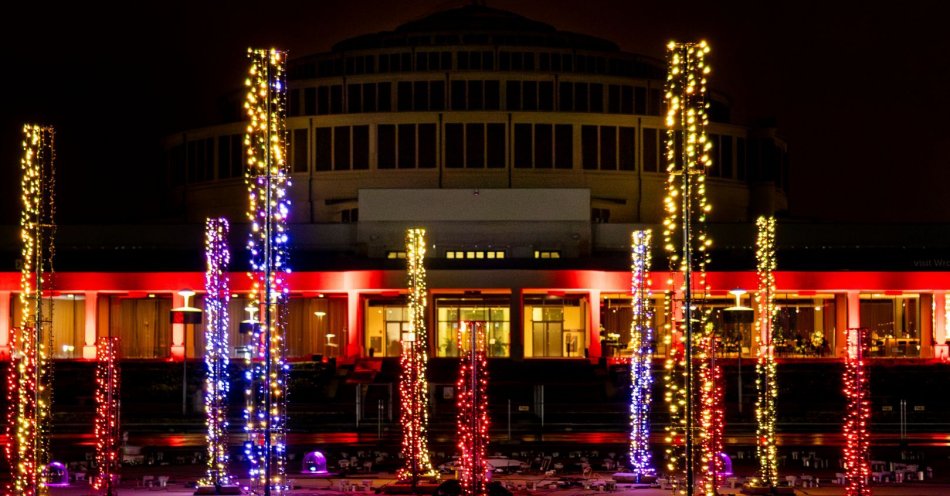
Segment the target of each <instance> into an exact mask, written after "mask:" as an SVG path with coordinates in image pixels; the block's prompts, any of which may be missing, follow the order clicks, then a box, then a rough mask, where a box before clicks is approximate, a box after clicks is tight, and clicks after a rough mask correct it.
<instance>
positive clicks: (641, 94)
mask: <svg viewBox="0 0 950 496" xmlns="http://www.w3.org/2000/svg"><path fill="white" fill-rule="evenodd" d="M633 106H634V113H636V114H637V115H645V114H646V113H647V89H646V88H644V87H642V86H637V87H636V88H634V90H633Z"/></svg>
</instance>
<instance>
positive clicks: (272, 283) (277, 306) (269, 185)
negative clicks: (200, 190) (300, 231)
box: [244, 49, 290, 496]
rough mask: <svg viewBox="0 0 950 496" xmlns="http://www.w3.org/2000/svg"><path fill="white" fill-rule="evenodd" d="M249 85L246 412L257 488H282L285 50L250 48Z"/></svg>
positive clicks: (284, 467)
mask: <svg viewBox="0 0 950 496" xmlns="http://www.w3.org/2000/svg"><path fill="white" fill-rule="evenodd" d="M248 56H249V58H250V59H251V68H250V73H249V75H248V78H247V80H246V86H247V88H248V92H247V100H246V101H245V104H244V107H245V109H246V110H247V116H248V125H247V132H246V133H245V135H244V148H245V150H246V157H245V158H246V159H247V167H246V169H245V176H244V181H245V183H246V184H247V189H248V212H247V217H248V221H249V222H250V224H251V233H250V239H249V240H248V243H247V248H248V251H249V252H250V258H251V272H250V273H249V276H250V278H251V281H252V287H251V292H250V300H251V304H252V305H254V306H256V307H257V309H258V314H259V315H260V318H261V321H260V322H259V323H258V325H255V326H253V332H252V334H251V345H250V348H251V350H250V353H248V355H247V358H246V359H245V362H246V366H247V371H246V378H247V384H248V385H247V389H246V390H245V396H246V399H247V403H246V404H247V406H246V409H245V413H244V419H245V422H246V425H245V430H246V431H247V435H248V440H247V444H246V446H245V454H246V456H247V458H248V460H249V462H250V484H251V490H252V491H253V492H254V494H264V495H265V496H270V495H271V494H284V493H285V492H286V491H287V490H288V488H287V477H286V475H287V440H286V438H287V399H286V395H287V371H288V366H287V362H286V340H285V339H286V338H285V336H286V334H285V332H286V325H287V315H286V311H287V306H286V302H287V297H288V292H289V287H288V284H287V283H288V281H287V278H288V276H289V274H290V265H289V263H288V249H287V248H288V247H287V244H288V236H287V216H288V212H289V211H290V200H289V198H288V196H287V191H288V188H289V187H290V174H289V171H288V170H287V160H286V154H285V150H286V143H287V128H286V101H287V88H286V83H285V80H286V75H285V65H286V59H287V54H286V52H284V51H281V50H276V49H268V50H263V49H249V50H248Z"/></svg>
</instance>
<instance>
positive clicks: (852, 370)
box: [844, 328, 871, 496]
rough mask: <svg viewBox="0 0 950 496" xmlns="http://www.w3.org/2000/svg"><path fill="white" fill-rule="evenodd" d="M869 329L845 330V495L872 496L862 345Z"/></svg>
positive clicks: (868, 417) (867, 398)
mask: <svg viewBox="0 0 950 496" xmlns="http://www.w3.org/2000/svg"><path fill="white" fill-rule="evenodd" d="M867 333H868V330H867V329H864V328H860V329H848V331H847V340H848V341H847V342H848V354H847V355H846V356H845V361H844V396H845V398H846V399H847V401H848V405H847V410H846V411H845V417H844V442H845V445H844V476H845V484H846V485H845V491H844V494H845V495H846V496H871V487H870V486H869V485H868V479H869V477H870V475H871V467H870V462H869V460H868V457H869V450H870V446H871V443H870V433H869V432H868V425H869V424H870V421H871V400H870V393H869V391H868V377H867V369H866V368H865V366H864V346H865V343H866V340H867Z"/></svg>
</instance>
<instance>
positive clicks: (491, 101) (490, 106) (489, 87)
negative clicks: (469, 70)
mask: <svg viewBox="0 0 950 496" xmlns="http://www.w3.org/2000/svg"><path fill="white" fill-rule="evenodd" d="M499 92H500V84H499V82H498V81H485V110H498V109H500V108H501V96H500V94H499Z"/></svg>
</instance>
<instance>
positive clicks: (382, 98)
mask: <svg viewBox="0 0 950 496" xmlns="http://www.w3.org/2000/svg"><path fill="white" fill-rule="evenodd" d="M392 91H393V86H392V84H391V83H379V84H378V85H377V87H376V96H377V98H376V99H377V101H378V103H379V105H378V106H377V108H378V109H379V111H380V112H392V110H393V95H392Z"/></svg>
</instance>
